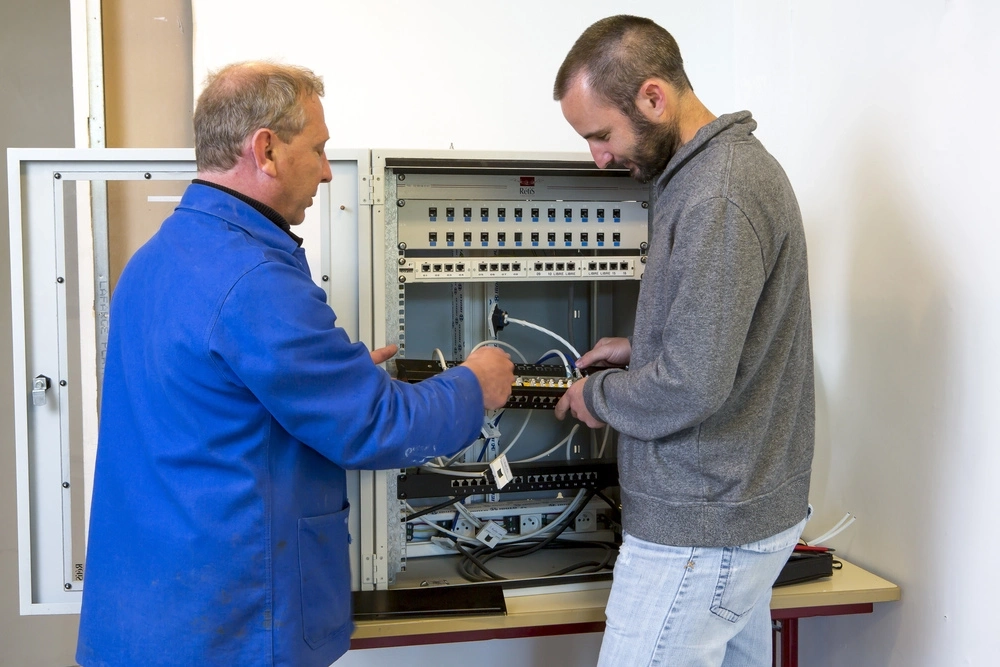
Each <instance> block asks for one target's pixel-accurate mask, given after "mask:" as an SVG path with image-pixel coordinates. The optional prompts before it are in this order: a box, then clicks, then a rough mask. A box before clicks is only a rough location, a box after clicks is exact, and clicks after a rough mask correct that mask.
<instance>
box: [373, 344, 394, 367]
mask: <svg viewBox="0 0 1000 667" xmlns="http://www.w3.org/2000/svg"><path fill="white" fill-rule="evenodd" d="M398 351H399V347H398V346H397V345H386V346H385V347H380V348H378V349H377V350H372V361H373V362H374V363H375V364H376V365H378V364H381V363H383V362H385V361H389V360H390V359H392V358H393V356H395V354H396V352H398Z"/></svg>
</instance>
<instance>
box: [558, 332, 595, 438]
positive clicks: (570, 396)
mask: <svg viewBox="0 0 1000 667" xmlns="http://www.w3.org/2000/svg"><path fill="white" fill-rule="evenodd" d="M604 340H608V339H604ZM598 345H600V343H598ZM595 349H596V348H595ZM584 356H587V355H584ZM582 358H583V357H581V359H582ZM586 382H587V378H583V379H582V380H577V381H576V382H574V383H573V384H572V385H570V388H569V389H567V390H566V393H565V394H563V395H562V398H560V399H559V402H558V403H556V419H560V420H562V419H565V418H566V413H567V412H569V413H570V414H572V415H573V416H574V417H576V418H577V419H578V420H579V421H582V422H583V423H584V424H586V425H587V426H589V427H590V428H600V427H601V426H604V422H602V421H600V420H598V419H597V418H596V417H594V415H592V414H590V410H588V409H587V404H586V403H585V402H584V400H583V385H584V384H585V383H586Z"/></svg>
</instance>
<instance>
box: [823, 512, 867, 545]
mask: <svg viewBox="0 0 1000 667" xmlns="http://www.w3.org/2000/svg"><path fill="white" fill-rule="evenodd" d="M857 518H858V517H856V516H851V520H850V521H848V522H847V523H844V524H842V525H838V526H836V527H835V528H833V529H831V530H829V531H827V532H826V533H824V534H823V535H820V536H819V537H817V538H816V539H815V540H813V541H812V544H819V543H821V542H827V541H829V540H832V539H833V538H835V537H836V536H837V535H840V534H841V533H842V532H844V531H845V530H847V529H848V528H849V527H850V526H851V524H852V523H854V522H855V521H856V520H857Z"/></svg>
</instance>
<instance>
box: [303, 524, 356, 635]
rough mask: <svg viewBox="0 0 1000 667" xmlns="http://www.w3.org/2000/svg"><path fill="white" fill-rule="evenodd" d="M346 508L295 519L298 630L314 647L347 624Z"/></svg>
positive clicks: (346, 627) (348, 625)
mask: <svg viewBox="0 0 1000 667" xmlns="http://www.w3.org/2000/svg"><path fill="white" fill-rule="evenodd" d="M349 512H350V508H345V509H343V510H341V511H339V512H335V513H333V514H325V515H323V516H316V517H308V518H303V519H299V576H300V587H301V588H300V591H301V596H302V632H303V636H304V638H305V640H306V643H307V644H309V646H310V647H312V648H314V649H316V648H319V647H320V646H322V645H323V644H326V643H327V642H328V641H330V640H331V639H332V638H333V637H334V636H336V635H337V634H339V633H340V632H342V631H344V630H348V631H350V625H351V562H350V558H349V557H348V550H347V545H348V543H349V541H350V537H349V534H348V530H347V517H348V514H349Z"/></svg>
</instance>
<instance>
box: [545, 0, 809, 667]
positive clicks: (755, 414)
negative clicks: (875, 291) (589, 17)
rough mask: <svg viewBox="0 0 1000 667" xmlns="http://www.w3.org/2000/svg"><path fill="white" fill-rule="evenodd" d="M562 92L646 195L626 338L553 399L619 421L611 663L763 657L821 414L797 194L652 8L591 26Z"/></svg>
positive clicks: (797, 529) (577, 118)
mask: <svg viewBox="0 0 1000 667" xmlns="http://www.w3.org/2000/svg"><path fill="white" fill-rule="evenodd" d="M554 96H555V99H556V100H558V101H559V102H560V104H561V106H562V112H563V115H564V116H565V117H566V120H567V121H568V122H569V124H570V125H571V126H572V127H573V129H574V130H576V131H577V132H578V133H579V134H580V135H581V136H582V137H583V138H584V139H586V140H587V142H588V144H589V145H590V150H591V153H592V154H593V156H594V160H595V162H596V163H597V165H598V166H599V167H601V168H605V167H624V168H627V169H629V170H630V171H631V173H632V175H633V177H635V178H637V179H638V180H640V181H643V182H650V183H651V199H652V201H653V213H652V220H651V227H650V245H649V255H648V263H647V265H646V270H645V275H644V276H643V280H642V285H641V288H640V291H639V301H638V305H637V309H636V317H635V326H634V332H633V335H632V338H631V340H629V339H625V338H606V339H602V340H600V341H598V342H597V344H596V345H595V346H594V348H593V349H592V350H590V351H589V352H587V353H586V354H584V355H583V356H582V357H581V358H580V360H579V361H578V362H577V365H578V366H579V367H581V368H591V369H592V371H594V372H592V373H591V374H590V375H589V377H588V378H586V379H585V380H584V381H582V382H577V383H574V384H573V386H572V388H571V389H570V390H569V391H568V392H567V393H566V395H565V396H564V397H563V399H562V400H561V401H560V402H559V404H558V405H557V407H556V416H557V417H559V418H560V419H562V418H564V417H565V416H566V414H567V413H570V414H572V415H573V416H574V417H576V418H577V419H579V420H580V421H582V422H584V423H585V424H587V425H589V426H592V427H596V426H600V425H603V424H610V425H611V426H612V427H613V428H615V429H616V430H617V431H618V433H619V446H618V465H619V472H620V480H621V499H622V517H623V518H622V521H623V525H624V529H625V539H624V542H623V544H622V549H621V552H620V554H619V558H618V562H617V564H616V566H615V574H614V584H613V586H612V590H611V597H610V599H609V601H608V608H607V619H608V620H607V630H606V633H605V638H604V643H603V645H602V647H601V657H600V665H614V666H619V665H629V666H631V665H648V664H669V665H685V666H687V665H706V666H707V665H762V666H763V665H769V664H770V662H771V640H770V628H771V624H770V610H769V603H770V597H771V585H772V583H773V582H774V580H775V578H776V577H777V575H778V573H779V572H780V570H781V568H782V566H783V565H784V563H785V561H786V560H787V558H788V555H789V553H790V552H791V550H792V548H793V547H794V545H795V543H796V542H797V540H798V538H799V536H800V534H801V532H802V528H803V526H804V524H805V517H806V514H807V512H808V494H809V476H810V468H811V464H812V454H813V439H814V421H815V417H814V412H815V400H814V387H813V360H812V327H811V320H810V311H809V286H808V271H807V266H806V244H805V234H804V232H803V228H802V220H801V216H800V213H799V208H798V204H797V202H796V199H795V195H794V193H793V192H792V188H791V185H790V184H789V182H788V179H787V177H786V176H785V173H784V171H783V170H782V169H781V167H780V165H778V163H777V162H776V161H775V159H774V158H773V157H772V156H771V155H770V154H769V153H768V152H767V151H766V150H765V149H764V147H763V146H762V145H761V143H760V142H759V141H757V139H756V138H755V137H754V136H753V131H754V129H756V127H757V124H756V122H754V120H753V119H752V118H751V115H750V113H749V112H747V111H742V112H739V113H734V114H729V115H724V116H719V117H716V116H715V115H713V114H712V113H711V112H710V111H709V110H708V109H707V108H705V106H704V105H703V104H702V103H701V102H700V101H699V100H698V98H697V97H696V96H695V94H694V91H693V89H692V88H691V84H690V82H689V81H688V78H687V75H686V74H685V73H684V67H683V61H682V59H681V55H680V51H679V49H678V47H677V43H676V42H675V41H674V39H673V38H672V37H671V36H670V34H669V33H668V32H667V31H666V30H664V29H663V28H661V27H660V26H658V25H656V24H655V23H653V22H652V21H649V20H648V19H642V18H637V17H631V16H614V17H610V18H607V19H603V20H601V21H598V22H597V23H595V24H594V25H592V26H591V27H590V28H588V29H587V30H586V31H585V32H584V33H583V35H582V36H581V37H580V38H579V39H578V40H577V42H576V44H575V45H574V46H573V48H572V49H571V50H570V52H569V54H568V55H567V57H566V60H565V61H564V62H563V64H562V67H561V68H560V69H559V73H558V76H557V78H556V83H555V95H554Z"/></svg>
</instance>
